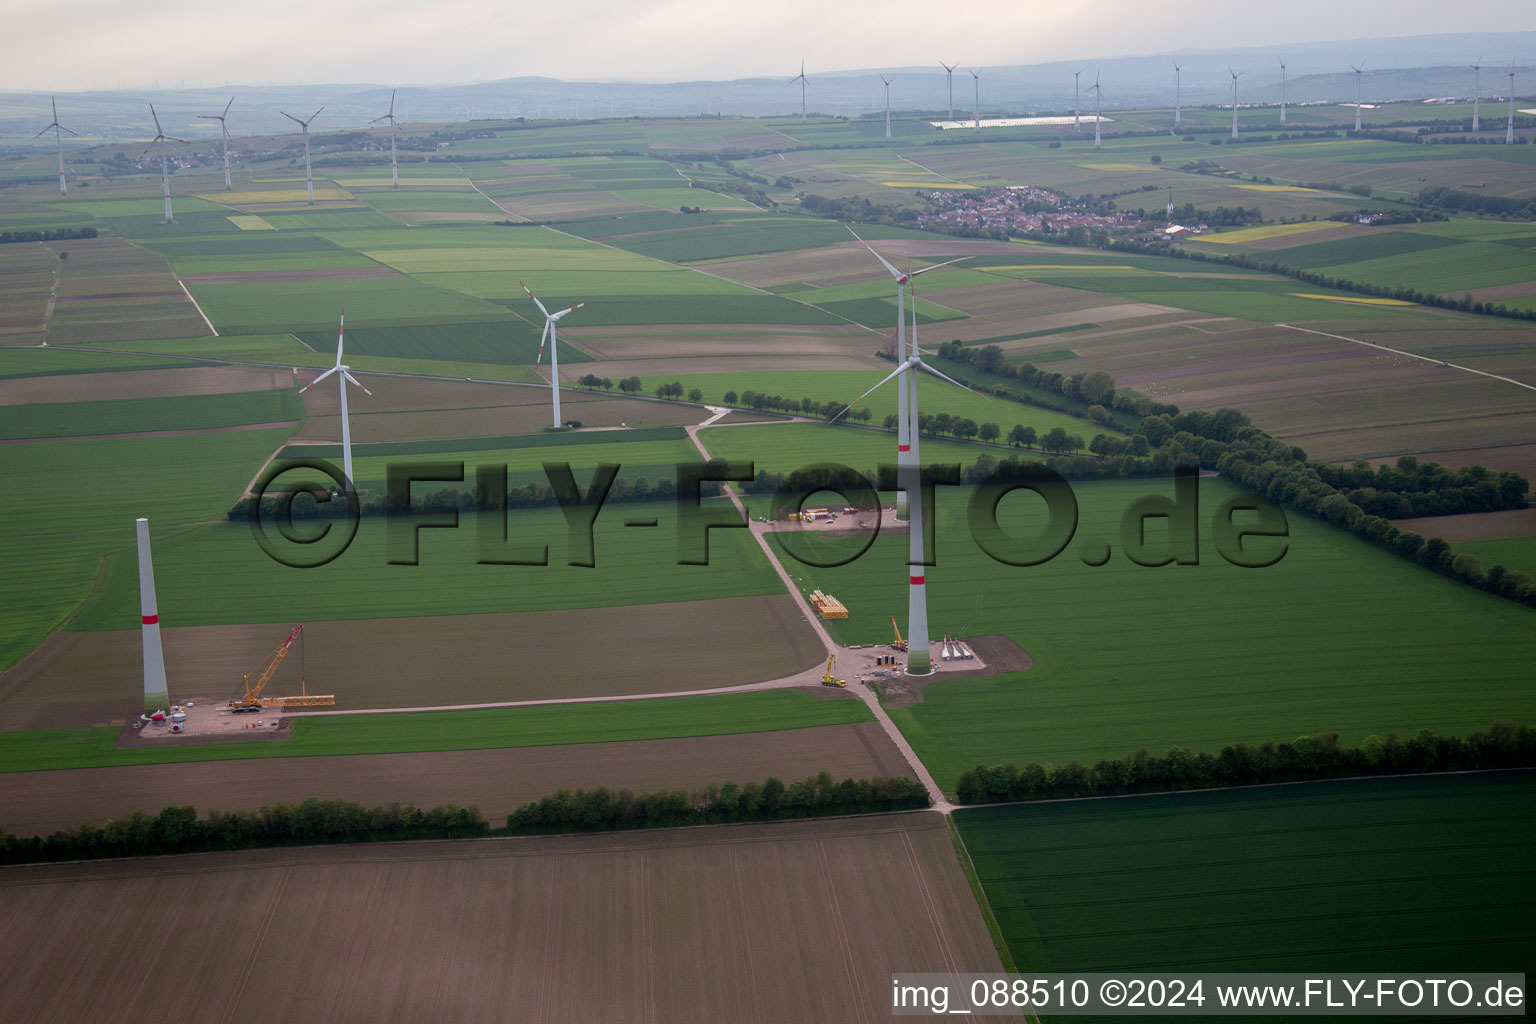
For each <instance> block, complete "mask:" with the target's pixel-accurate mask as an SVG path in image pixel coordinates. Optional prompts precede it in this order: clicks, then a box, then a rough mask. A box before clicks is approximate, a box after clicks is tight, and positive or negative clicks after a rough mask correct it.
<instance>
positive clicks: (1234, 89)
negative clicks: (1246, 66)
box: [1227, 64, 1243, 139]
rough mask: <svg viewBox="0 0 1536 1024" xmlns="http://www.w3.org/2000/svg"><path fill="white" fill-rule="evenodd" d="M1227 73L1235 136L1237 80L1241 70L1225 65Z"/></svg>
mask: <svg viewBox="0 0 1536 1024" xmlns="http://www.w3.org/2000/svg"><path fill="white" fill-rule="evenodd" d="M1227 73H1228V74H1229V75H1231V76H1232V137H1233V138H1234V139H1235V138H1237V80H1238V79H1239V78H1241V77H1242V74H1243V73H1242V72H1241V71H1233V70H1232V65H1231V64H1228V65H1227Z"/></svg>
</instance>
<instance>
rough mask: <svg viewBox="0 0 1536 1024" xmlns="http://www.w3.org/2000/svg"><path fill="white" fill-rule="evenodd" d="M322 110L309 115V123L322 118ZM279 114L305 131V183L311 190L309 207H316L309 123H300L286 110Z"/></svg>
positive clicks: (322, 108)
mask: <svg viewBox="0 0 1536 1024" xmlns="http://www.w3.org/2000/svg"><path fill="white" fill-rule="evenodd" d="M324 109H325V108H324V107H321V108H320V110H324ZM320 110H317V111H315V112H314V113H313V114H310V115H309V121H313V120H314V119H315V118H317V117H319V116H320ZM278 113H280V114H282V115H283V116H284V117H286V118H287V119H288V120H290V121H292V122H294V123H295V124H297V125H298V126H299V127H300V128H302V129H304V183H305V185H306V187H307V188H308V189H309V205H310V206H314V205H315V176H314V175H313V174H311V173H310V172H309V121H300V120H299V119H298V118H296V117H294V116H293V115H292V114H290V113H288V111H286V110H280V111H278Z"/></svg>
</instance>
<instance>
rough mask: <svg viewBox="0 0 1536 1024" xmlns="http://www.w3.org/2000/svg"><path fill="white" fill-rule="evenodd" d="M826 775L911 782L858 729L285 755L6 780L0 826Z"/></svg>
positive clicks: (2, 777)
mask: <svg viewBox="0 0 1536 1024" xmlns="http://www.w3.org/2000/svg"><path fill="white" fill-rule="evenodd" d="M822 771H825V772H829V773H830V774H831V775H832V777H833V778H836V779H845V778H855V779H864V778H875V777H878V776H890V775H908V774H910V771H909V770H908V768H907V766H906V762H905V761H903V760H902V757H901V753H900V752H899V751H898V750H897V749H896V745H895V744H894V743H892V742H891V740H890V737H888V736H886V735H885V733H884V732H883V731H882V730H881V729H880V727H879V726H878V725H876V724H875V723H873V722H856V723H853V724H848V725H811V726H805V727H803V728H798V729H789V730H783V731H777V732H754V733H738V734H735V735H730V736H694V737H687V738H681V739H657V740H630V741H628V742H619V743H580V744H575V745H571V746H559V747H551V746H536V747H502V748H495V749H489V750H462V751H442V752H436V753H418V754H360V755H340V756H331V757H324V758H319V757H289V758H281V759H277V760H272V761H268V762H266V763H264V764H263V765H262V766H261V771H260V774H259V775H258V776H256V777H253V776H252V772H251V770H250V766H249V765H246V764H241V763H239V762H234V761H229V762H221V761H213V762H209V761H200V762H195V763H188V764H156V765H139V766H133V767H126V768H125V767H118V768H76V769H72V770H70V771H53V772H10V773H0V807H3V808H4V818H3V820H0V826H3V827H4V828H5V829H6V831H8V832H11V833H12V834H15V835H28V836H30V835H49V834H50V833H52V832H54V831H57V830H59V829H65V828H74V827H75V826H77V825H80V824H83V823H85V822H97V823H101V822H105V821H106V820H107V819H109V818H122V817H126V816H127V815H128V814H131V813H132V812H133V811H135V810H140V809H143V810H146V811H147V813H150V814H157V813H159V809H160V808H161V807H166V806H170V805H172V804H175V805H178V806H184V805H188V804H190V805H192V806H194V807H197V808H198V809H199V810H200V811H201V812H203V813H206V812H207V811H209V810H213V809H218V810H223V811H232V810H247V811H259V810H260V809H261V808H262V807H263V806H270V805H272V804H278V803H293V802H296V800H297V799H298V798H299V797H298V795H299V794H309V795H312V796H316V797H320V798H323V799H335V800H349V801H352V802H354V803H360V804H362V805H364V806H366V807H378V806H387V805H389V804H394V803H404V804H411V805H412V806H415V807H438V806H441V805H443V804H450V803H453V804H458V805H460V806H475V807H479V808H480V810H481V811H482V812H484V814H485V816H486V817H487V818H489V819H490V820H491V821H493V822H499V821H501V820H502V819H504V818H505V817H506V816H507V815H508V814H510V813H512V812H513V811H515V810H516V809H517V808H518V807H520V806H522V805H523V804H525V803H529V802H531V801H535V800H538V799H540V798H542V797H545V796H549V795H550V794H552V793H554V792H555V791H556V790H559V789H573V790H574V789H594V788H596V787H598V786H606V787H607V788H609V789H611V790H613V791H614V792H618V791H619V790H622V789H628V790H632V791H633V792H636V793H643V792H646V791H648V790H649V791H654V790H660V789H669V790H670V789H686V790H697V789H703V788H704V787H706V786H710V785H719V784H722V783H724V782H729V781H734V782H737V783H746V782H759V783H760V782H762V781H764V780H765V779H768V778H770V777H772V778H777V779H779V780H781V781H786V782H787V781H794V780H798V779H803V778H808V777H810V776H812V775H815V774H817V773H818V772H822Z"/></svg>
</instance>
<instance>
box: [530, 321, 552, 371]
mask: <svg viewBox="0 0 1536 1024" xmlns="http://www.w3.org/2000/svg"><path fill="white" fill-rule="evenodd" d="M548 337H549V321H548V320H545V321H544V330H542V331H540V332H539V358H537V359H535V360H534V361H533V365H534V366H538V365H539V364H540V363H542V362H543V361H544V341H545V339H547V338H548Z"/></svg>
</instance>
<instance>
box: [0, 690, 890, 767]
mask: <svg viewBox="0 0 1536 1024" xmlns="http://www.w3.org/2000/svg"><path fill="white" fill-rule="evenodd" d="M828 692H830V691H828ZM869 719H870V712H869V709H868V708H867V707H865V705H864V703H863V702H862V701H860V700H858V699H856V698H854V697H853V696H852V695H850V694H846V693H839V694H834V695H832V696H831V697H830V698H826V697H825V695H824V694H823V693H822V692H820V691H817V692H811V691H809V690H802V689H774V690H753V691H749V692H745V693H729V694H705V695H699V696H688V697H668V698H665V699H658V700H642V701H620V700H616V701H600V702H590V703H578V704H550V705H542V706H536V707H515V708H484V709H472V710H465V711H456V712H454V713H453V714H444V713H442V712H427V711H423V712H407V713H400V714H372V715H301V716H297V721H296V722H295V724H294V727H293V733H292V735H291V736H290V737H289V738H288V739H285V740H279V741H269V742H261V743H209V744H196V745H188V746H180V745H177V744H165V745H161V746H153V747H151V746H146V747H143V748H139V749H125V748H120V747H118V746H117V741H118V738H119V737H120V736H121V735H122V733H123V728H122V727H121V726H104V727H88V728H79V729H34V730H28V731H19V732H0V772H6V771H40V770H52V769H61V768H102V767H111V766H116V765H145V764H182V763H187V762H193V761H228V760H238V759H242V758H251V757H264V758H286V757H319V756H330V755H339V754H408V753H418V752H425V751H445V750H489V749H496V748H502V747H544V746H560V745H565V744H581V743H619V742H627V741H630V740H651V739H674V738H679V737H688V736H727V735H737V734H743V733H758V732H764V731H778V730H784V729H802V728H808V727H812V726H822V725H847V724H851V723H856V722H866V721H869Z"/></svg>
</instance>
